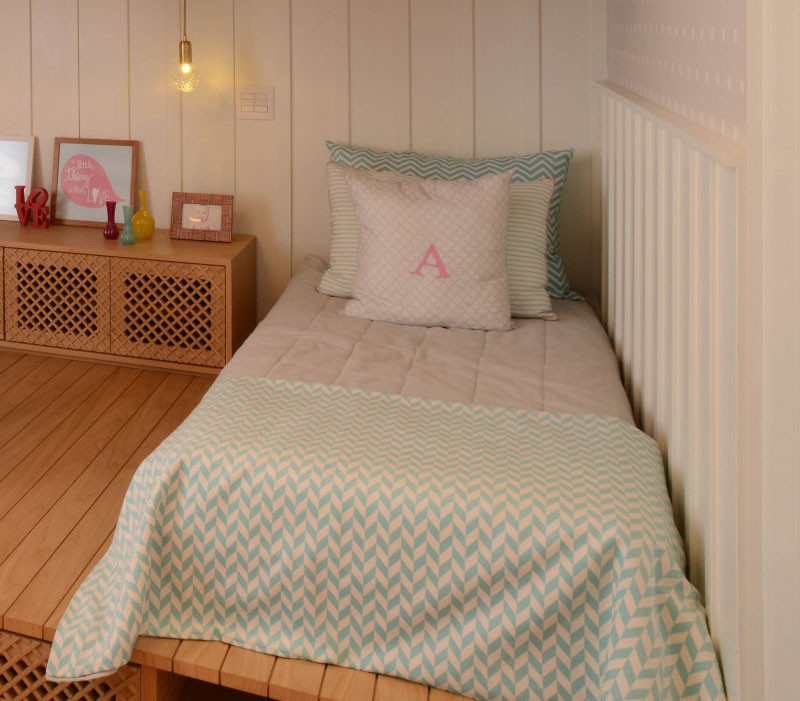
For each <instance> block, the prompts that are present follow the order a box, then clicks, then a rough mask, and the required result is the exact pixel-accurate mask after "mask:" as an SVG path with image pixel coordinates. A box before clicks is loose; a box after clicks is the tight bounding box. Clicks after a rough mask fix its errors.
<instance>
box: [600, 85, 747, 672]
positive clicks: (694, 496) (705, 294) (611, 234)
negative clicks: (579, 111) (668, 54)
mask: <svg viewBox="0 0 800 701" xmlns="http://www.w3.org/2000/svg"><path fill="white" fill-rule="evenodd" d="M598 93H599V98H600V103H601V115H602V120H601V123H602V128H601V134H602V149H601V152H602V155H603V159H604V163H603V167H602V168H601V172H602V173H603V186H602V187H603V192H604V193H605V195H606V196H607V198H608V204H607V206H606V221H605V225H604V231H605V236H606V241H605V245H604V247H603V248H604V251H605V255H606V261H605V263H604V269H605V271H606V272H605V275H604V280H605V291H604V303H603V309H604V310H606V312H605V313H606V315H607V319H606V323H607V328H608V329H609V333H610V334H611V337H612V340H613V341H614V346H615V348H616V349H617V353H618V355H619V358H620V362H621V366H622V368H623V375H624V378H625V382H626V385H627V388H628V392H629V395H630V397H631V400H632V404H633V408H634V413H635V415H636V416H637V418H638V419H639V420H640V422H641V425H642V426H643V427H645V428H646V429H647V430H648V432H650V433H651V435H653V436H654V437H655V438H656V440H657V441H658V443H659V446H660V447H661V449H662V451H663V453H664V456H665V458H666V464H667V478H668V486H669V491H670V496H671V497H672V506H673V514H674V516H675V522H676V524H677V525H678V528H679V530H680V532H681V535H682V536H683V537H684V542H685V545H686V554H687V565H688V567H687V569H688V574H689V578H690V579H691V581H692V583H693V584H694V585H695V586H696V587H697V588H698V589H699V590H700V592H701V593H702V594H703V595H704V597H705V604H706V609H707V611H708V615H709V621H710V628H711V634H712V637H713V639H714V641H715V643H716V644H717V646H718V649H719V648H720V647H721V649H722V661H723V665H724V666H726V667H727V669H728V670H730V675H729V678H730V681H732V682H734V681H735V679H736V674H737V671H738V663H739V660H738V646H737V645H736V643H735V642H734V643H732V642H731V639H732V638H734V639H735V637H736V634H738V631H739V630H740V625H741V620H742V618H743V617H744V612H743V610H742V608H741V601H742V599H741V593H740V592H741V578H742V571H741V570H740V563H739V558H738V553H737V549H736V544H735V541H733V542H732V539H731V537H730V534H732V533H736V531H737V528H738V526H739V523H740V515H739V508H740V507H739V505H738V504H737V497H736V487H735V486H732V485H736V484H737V479H738V477H737V475H738V474H740V471H741V470H742V469H743V468H744V469H746V465H744V463H743V462H742V460H741V457H740V456H739V455H738V453H737V450H736V446H735V441H734V440H733V437H734V436H735V435H736V434H737V432H738V431H739V429H740V427H739V423H738V421H739V419H738V416H737V402H738V400H739V397H738V389H739V382H740V377H739V376H738V366H737V362H738V360H737V354H738V350H737V334H738V328H737V314H738V313H739V310H738V307H737V290H738V289H739V280H738V271H737V265H738V254H737V246H738V241H737V238H738V236H739V231H740V226H741V225H740V221H739V218H738V217H739V204H740V197H741V195H740V189H739V188H740V187H741V185H742V183H743V179H742V177H741V170H740V169H739V168H738V165H740V164H741V163H742V161H741V160H740V159H741V151H740V149H738V147H736V146H735V144H733V143H732V142H729V143H728V144H727V146H728V149H729V150H727V151H723V150H718V148H717V147H718V146H719V143H717V142H715V143H714V145H710V144H709V143H708V142H706V141H704V140H703V139H701V138H699V137H698V132H696V131H692V130H691V129H688V128H687V125H686V123H681V122H679V121H677V120H676V118H674V117H672V116H671V115H670V116H669V118H666V117H664V115H663V114H662V113H661V112H659V111H658V108H656V107H655V106H654V105H652V104H648V103H645V102H644V101H643V100H640V99H638V98H632V97H631V96H630V95H629V94H626V93H624V92H621V91H619V90H618V89H616V88H614V87H612V86H606V87H604V88H600V89H599V90H598ZM705 137H708V134H705ZM731 631H736V632H737V633H735V634H734V635H733V636H732V635H731Z"/></svg>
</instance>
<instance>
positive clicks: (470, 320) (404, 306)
mask: <svg viewBox="0 0 800 701" xmlns="http://www.w3.org/2000/svg"><path fill="white" fill-rule="evenodd" d="M346 179H347V185H348V187H349V188H350V193H351V196H352V198H353V204H354V206H355V211H356V216H357V218H358V223H359V227H360V228H359V241H358V268H357V270H356V276H355V280H354V282H353V299H352V300H350V301H349V302H348V303H347V305H346V307H345V314H347V315H349V316H358V317H364V318H367V319H373V320H376V321H388V322H392V323H397V324H412V325H417V326H445V327H459V328H469V329H483V330H501V331H507V330H509V329H511V328H512V323H511V305H510V302H509V295H508V276H507V273H506V250H505V249H506V241H505V239H506V236H505V233H506V220H507V217H508V201H509V182H510V180H511V173H504V174H501V175H489V176H486V177H483V178H479V179H477V180H473V181H455V182H446V181H435V180H415V181H406V180H402V181H400V180H386V179H384V178H380V177H376V176H375V175H374V174H372V173H369V172H362V173H359V172H349V173H347V176H346Z"/></svg>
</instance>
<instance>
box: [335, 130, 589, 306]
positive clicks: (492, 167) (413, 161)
mask: <svg viewBox="0 0 800 701" xmlns="http://www.w3.org/2000/svg"><path fill="white" fill-rule="evenodd" d="M327 146H328V151H329V153H330V157H331V160H332V161H333V162H334V163H339V164H341V165H345V166H349V167H351V168H359V169H362V170H363V169H369V170H381V171H394V172H397V173H404V174H406V175H417V176H419V177H421V178H436V179H440V180H462V179H468V180H474V179H475V178H479V177H481V176H483V175H488V174H498V173H504V172H507V171H509V170H513V171H514V177H513V179H512V182H531V181H533V180H539V179H541V178H551V179H552V180H554V181H555V190H554V192H553V199H552V200H551V202H550V215H549V218H548V220H547V233H548V251H547V256H548V258H547V266H548V276H549V281H548V286H547V291H548V292H549V293H550V296H551V297H555V298H557V299H581V297H580V295H578V294H576V293H574V292H572V291H571V290H570V287H569V281H568V280H567V274H566V271H565V270H564V262H563V261H562V260H561V246H560V238H559V228H558V217H559V213H560V212H561V193H562V191H563V189H564V183H565V182H566V180H567V171H568V170H569V165H570V162H571V161H572V156H573V155H574V151H573V150H572V149H566V150H562V151H543V152H542V153H532V154H528V155H525V156H496V157H493V158H453V157H450V156H426V155H423V154H420V153H415V152H414V151H394V152H389V151H375V150H372V149H368V148H360V147H357V146H348V145H347V144H337V143H335V142H333V141H328V142H327Z"/></svg>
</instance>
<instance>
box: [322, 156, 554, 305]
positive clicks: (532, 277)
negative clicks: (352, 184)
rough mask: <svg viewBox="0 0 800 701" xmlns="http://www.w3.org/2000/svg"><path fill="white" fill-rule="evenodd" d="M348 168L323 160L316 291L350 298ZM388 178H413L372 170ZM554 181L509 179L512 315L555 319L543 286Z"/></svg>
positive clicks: (352, 250)
mask: <svg viewBox="0 0 800 701" xmlns="http://www.w3.org/2000/svg"><path fill="white" fill-rule="evenodd" d="M350 170H352V169H350V168H345V167H344V166H340V165H337V164H335V163H328V195H329V197H330V203H331V248H330V267H329V268H328V270H327V271H326V272H325V275H323V277H322V281H321V282H320V285H319V291H320V292H322V293H323V294H327V295H332V296H334V297H352V293H353V279H354V278H355V275H356V269H357V268H358V232H359V225H358V219H357V218H356V211H355V207H354V205H353V200H352V198H351V197H350V190H349V188H348V186H347V180H346V174H347V172H348V171H350ZM375 177H377V178H380V179H385V180H390V181H404V180H405V181H408V180H418V179H419V178H417V177H416V176H412V175H401V174H399V173H393V172H383V173H375ZM554 187H555V183H554V182H553V180H550V179H546V178H543V179H540V180H535V181H533V182H527V183H512V184H511V197H510V202H509V211H508V224H507V228H506V265H507V268H508V291H509V297H510V298H511V316H514V317H517V318H521V317H525V318H538V319H556V318H557V317H556V315H555V314H554V313H553V311H552V307H551V303H550V295H548V294H547V290H546V289H545V288H546V286H547V216H548V212H549V206H550V200H551V199H552V196H553V190H554Z"/></svg>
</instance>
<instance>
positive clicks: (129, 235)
mask: <svg viewBox="0 0 800 701" xmlns="http://www.w3.org/2000/svg"><path fill="white" fill-rule="evenodd" d="M122 214H123V216H124V217H125V227H124V228H123V229H122V236H121V237H120V241H122V243H124V244H127V245H130V244H132V243H136V234H135V233H134V231H133V207H131V206H130V205H127V204H126V205H125V206H124V207H123V208H122Z"/></svg>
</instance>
